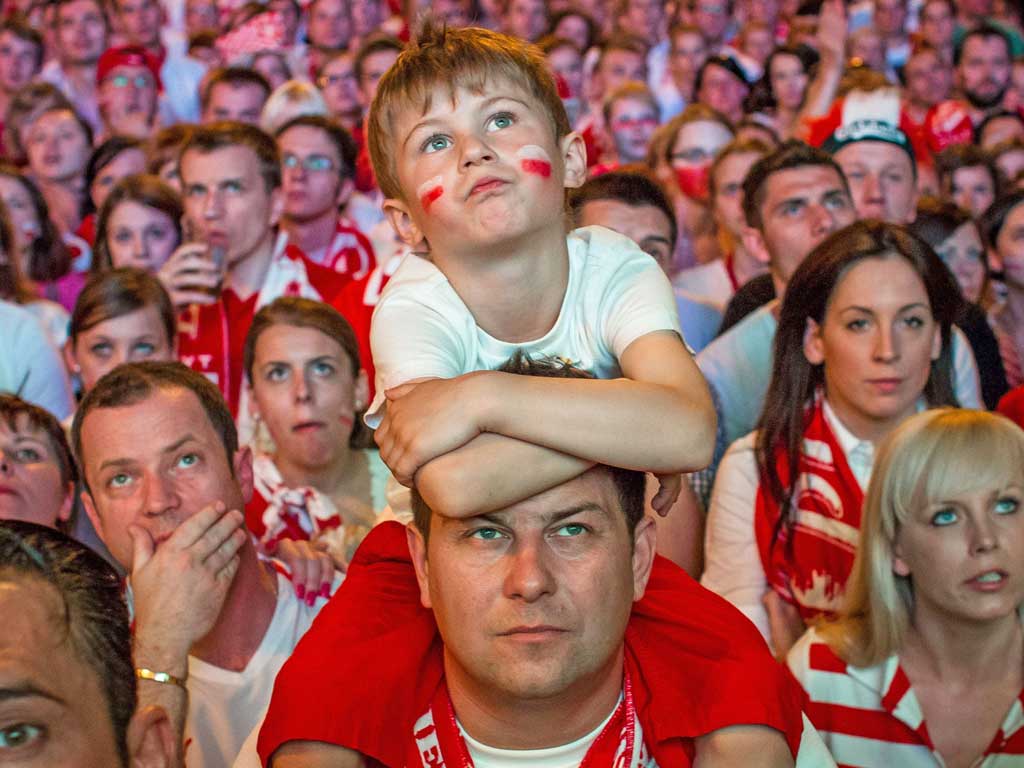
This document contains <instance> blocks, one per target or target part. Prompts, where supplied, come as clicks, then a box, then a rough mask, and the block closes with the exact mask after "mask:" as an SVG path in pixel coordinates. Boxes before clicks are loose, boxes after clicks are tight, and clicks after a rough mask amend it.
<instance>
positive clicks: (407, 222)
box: [381, 197, 426, 251]
mask: <svg viewBox="0 0 1024 768" xmlns="http://www.w3.org/2000/svg"><path fill="white" fill-rule="evenodd" d="M381 207H382V208H383V209H384V215H385V216H387V217H388V221H389V222H391V228H392V229H393V230H395V234H396V235H398V239H399V240H401V241H402V242H403V243H405V244H406V245H407V246H409V247H410V248H412V249H413V250H414V251H415V250H417V248H419V247H420V245H421V244H422V243H423V241H424V240H425V239H426V238H425V237H424V236H423V230H421V229H420V228H419V225H418V224H416V222H415V221H413V218H412V215H411V214H410V213H409V206H407V205H406V204H405V203H404V202H402V201H401V200H399V199H397V198H390V197H389V198H388V199H387V200H385V201H384V202H383V203H381Z"/></svg>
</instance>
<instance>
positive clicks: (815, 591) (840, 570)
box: [754, 394, 864, 621]
mask: <svg viewBox="0 0 1024 768" xmlns="http://www.w3.org/2000/svg"><path fill="white" fill-rule="evenodd" d="M823 405H824V398H823V397H822V396H821V395H820V394H819V395H818V396H817V397H815V400H814V403H813V405H812V406H811V407H810V408H809V409H808V410H807V426H806V427H805V428H804V438H803V447H802V449H801V451H800V460H799V462H798V464H797V471H798V472H799V475H798V477H797V478H796V482H795V483H792V482H791V481H790V478H789V470H788V463H787V458H788V457H787V455H786V450H785V449H784V448H780V449H779V450H777V451H776V452H775V456H774V460H775V465H776V468H777V471H778V473H779V477H780V479H781V480H782V485H783V487H792V488H795V489H796V490H795V491H794V493H793V499H792V502H791V506H792V509H793V510H795V513H794V512H790V513H789V514H791V515H792V516H794V517H795V522H794V523H793V524H792V525H791V526H788V527H782V528H780V529H779V535H778V537H776V536H775V531H776V528H777V525H778V521H779V517H780V515H781V514H782V510H780V508H779V502H778V501H777V500H776V499H774V498H772V496H771V494H770V493H769V490H768V485H767V482H766V481H765V479H764V476H763V474H762V478H761V483H760V485H759V486H758V489H757V501H756V506H755V510H754V531H755V533H756V536H757V546H758V550H759V552H760V554H761V564H762V565H763V566H764V572H765V575H766V576H767V578H768V584H769V586H771V588H772V589H773V590H775V591H776V592H777V593H778V594H779V596H780V597H782V598H783V599H785V600H786V601H788V602H790V603H793V604H795V605H796V606H797V608H798V609H799V610H800V615H801V616H802V617H803V618H804V621H809V620H811V619H814V618H817V617H818V616H821V615H822V614H825V615H831V614H833V613H834V612H835V611H837V610H838V609H839V607H840V605H841V603H842V598H843V593H844V591H845V589H846V582H847V579H849V577H850V571H851V570H852V568H853V559H854V555H855V554H856V551H857V542H858V539H859V534H860V521H861V507H862V506H863V504H864V492H863V491H862V490H861V487H860V484H859V483H858V482H857V478H856V477H855V476H854V474H853V471H852V470H851V469H850V465H849V464H848V463H847V461H846V454H845V453H844V452H843V448H842V446H841V445H840V444H839V441H838V440H837V439H836V436H835V434H834V433H833V432H832V429H831V427H829V424H828V420H827V419H826V418H825V412H824V408H823Z"/></svg>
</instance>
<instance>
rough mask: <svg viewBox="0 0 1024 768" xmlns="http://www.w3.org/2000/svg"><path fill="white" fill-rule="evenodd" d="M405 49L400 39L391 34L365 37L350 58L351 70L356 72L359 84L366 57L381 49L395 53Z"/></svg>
mask: <svg viewBox="0 0 1024 768" xmlns="http://www.w3.org/2000/svg"><path fill="white" fill-rule="evenodd" d="M404 49H405V46H403V45H402V41H401V40H399V39H398V38H397V37H392V36H391V35H382V34H377V35H371V36H370V37H368V38H366V40H365V41H364V42H363V44H362V45H360V46H359V49H358V50H357V51H356V55H355V56H354V57H353V59H352V70H353V71H354V72H355V74H356V80H357V81H358V82H359V84H360V85H361V84H362V82H363V64H364V63H365V62H366V59H367V58H369V57H370V56H372V55H373V54H375V53H380V52H381V51H394V52H395V53H401V52H402V51H403V50H404Z"/></svg>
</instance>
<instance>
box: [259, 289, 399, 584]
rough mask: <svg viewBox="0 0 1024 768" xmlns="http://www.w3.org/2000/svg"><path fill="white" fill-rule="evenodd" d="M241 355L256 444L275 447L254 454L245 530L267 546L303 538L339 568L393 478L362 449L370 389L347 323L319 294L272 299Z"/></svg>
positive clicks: (371, 520)
mask: <svg viewBox="0 0 1024 768" xmlns="http://www.w3.org/2000/svg"><path fill="white" fill-rule="evenodd" d="M244 360H245V372H246V377H247V379H248V382H249V385H250V386H251V388H252V397H251V401H250V402H251V407H250V412H251V413H252V414H253V416H254V418H255V420H256V421H258V422H259V425H260V426H259V427H258V428H257V430H256V435H257V442H261V443H262V442H266V440H265V438H266V437H269V443H271V444H272V446H273V447H272V448H268V449H267V450H257V452H256V456H255V458H254V460H253V471H254V474H255V493H254V494H253V498H252V501H250V503H249V504H248V505H247V506H246V522H247V524H248V526H249V529H250V530H251V531H252V532H253V533H254V534H255V535H256V537H257V538H258V539H259V541H260V545H261V549H263V550H264V551H267V552H269V551H274V549H275V548H276V546H277V544H278V543H279V542H280V541H281V540H282V539H300V540H301V539H309V540H311V541H319V542H320V543H321V544H322V545H323V546H324V547H325V548H326V549H327V551H328V552H329V553H330V554H331V556H332V558H333V559H334V560H335V562H337V563H338V564H339V565H341V566H344V565H345V564H347V563H348V562H349V560H351V558H352V554H353V553H354V552H355V549H356V547H357V546H358V545H359V542H361V541H362V539H363V537H364V536H365V535H366V534H367V532H369V530H370V528H371V527H372V526H373V524H374V521H375V519H376V514H377V512H379V511H380V510H382V509H383V508H384V507H386V506H387V500H386V498H385V485H386V483H387V479H388V478H389V477H390V472H388V469H387V467H386V466H385V465H384V463H383V461H382V460H381V459H380V456H379V454H378V453H377V451H376V450H374V449H370V448H365V447H364V443H367V440H366V435H365V434H364V432H363V430H362V427H361V423H362V420H361V413H362V411H363V410H365V408H366V407H367V405H368V404H369V400H368V395H369V391H368V387H367V381H366V373H365V372H364V371H363V369H362V366H361V365H360V362H359V346H358V344H357V342H356V338H355V334H354V332H353V331H352V327H351V326H350V325H349V324H348V321H347V320H345V318H343V317H342V316H341V315H340V314H339V313H338V312H337V310H335V309H333V308H332V307H330V306H328V305H327V304H324V303H322V302H318V301H311V300H309V299H302V298H298V297H284V298H279V299H277V300H276V301H274V302H272V303H271V304H268V305H267V306H265V307H263V308H262V309H261V310H260V311H259V312H257V313H256V316H255V318H254V319H253V322H252V326H251V327H250V328H249V333H248V335H247V336H246V339H245V352H244ZM263 427H265V430H264V429H263Z"/></svg>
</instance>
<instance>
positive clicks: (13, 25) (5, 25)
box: [0, 16, 43, 70]
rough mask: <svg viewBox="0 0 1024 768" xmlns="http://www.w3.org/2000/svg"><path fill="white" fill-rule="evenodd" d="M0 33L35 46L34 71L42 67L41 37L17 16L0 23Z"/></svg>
mask: <svg viewBox="0 0 1024 768" xmlns="http://www.w3.org/2000/svg"><path fill="white" fill-rule="evenodd" d="M0 32H10V33H11V34H12V35H14V36H15V37H16V38H18V39H19V40H21V41H23V42H26V43H29V44H30V45H33V46H35V49H36V69H37V70H38V69H39V67H41V66H42V65H43V36H42V35H41V34H39V32H38V31H36V30H35V29H34V28H33V27H32V26H30V25H29V24H28V23H27V22H26V21H24V20H23V19H22V18H21V17H19V16H11V17H10V18H8V19H4V20H3V21H2V22H0Z"/></svg>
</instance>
